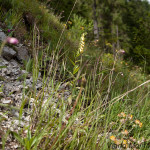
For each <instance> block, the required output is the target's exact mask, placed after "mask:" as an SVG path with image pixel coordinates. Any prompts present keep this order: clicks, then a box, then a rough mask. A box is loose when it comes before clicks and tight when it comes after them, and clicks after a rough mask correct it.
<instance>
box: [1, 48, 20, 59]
mask: <svg viewBox="0 0 150 150" xmlns="http://www.w3.org/2000/svg"><path fill="white" fill-rule="evenodd" d="M16 55H17V53H16V51H14V50H13V49H12V48H10V47H8V46H5V47H4V48H3V52H2V56H3V57H4V58H5V59H6V60H8V61H9V60H11V59H12V58H14V57H15V56H16Z"/></svg>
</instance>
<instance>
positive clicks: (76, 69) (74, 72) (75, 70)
mask: <svg viewBox="0 0 150 150" xmlns="http://www.w3.org/2000/svg"><path fill="white" fill-rule="evenodd" d="M79 68H80V67H79V66H78V65H76V66H75V67H74V68H73V74H76V73H77V72H78V71H79Z"/></svg>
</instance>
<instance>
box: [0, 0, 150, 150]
mask: <svg viewBox="0 0 150 150" xmlns="http://www.w3.org/2000/svg"><path fill="white" fill-rule="evenodd" d="M149 16H150V4H149V3H148V2H147V1H146V0H145V1H141V0H130V1H128V0H111V1H110V0H103V1H98V0H88V1H87V0H82V1H81V0H74V1H73V0H72V1H70V0H58V1H57V0H53V1H46V0H12V1H10V0H5V1H2V0H0V19H1V22H2V23H4V27H3V30H4V31H5V32H6V33H7V35H8V38H7V39H6V40H5V41H3V42H2V43H1V48H0V54H1V52H2V51H3V47H4V46H5V45H7V44H10V45H12V44H18V42H21V43H24V45H26V46H27V47H28V48H29V52H30V54H31V56H32V57H31V58H30V59H29V60H28V61H24V68H25V69H26V70H27V71H28V72H32V76H33V85H32V90H29V89H25V88H24V90H23V91H22V92H23V95H24V96H23V97H22V100H21V101H22V103H21V105H20V106H17V107H16V106H15V107H13V106H12V107H11V108H12V109H16V110H19V117H18V120H19V121H21V120H22V116H23V113H24V111H25V110H24V106H25V105H26V101H28V102H29V104H30V102H31V101H32V103H33V104H32V106H31V107H30V108H28V109H29V111H31V112H30V118H29V124H28V126H23V127H22V129H20V130H18V132H15V131H11V129H8V130H7V132H6V133H5V134H4V135H3V136H1V135H0V140H1V141H2V148H3V149H5V146H6V144H7V142H8V141H7V140H8V137H9V135H11V136H13V137H14V139H15V142H16V143H17V144H19V147H18V148H19V149H26V150H30V149H37V150H38V149H39V150H40V149H42V150H44V149H45V150H48V149H50V150H52V149H58V150H59V149H66V150H69V149H71V150H72V149H73V150H79V149H88V150H89V149H90V150H97V149H98V150H99V149H102V150H103V149H104V150H105V149H117V148H124V149H127V148H131V149H148V148H149V147H150V138H149V137H150V123H149V119H150V116H149V114H150V110H149V107H150V89H149V88H150V87H149V84H150V77H149V73H150V68H149V67H150V45H149V40H150V36H149V31H150V28H149V23H150V17H149ZM0 69H3V67H2V68H0ZM39 74H41V76H42V87H41V90H37V89H36V88H35V87H36V82H37V80H38V77H39ZM23 79H24V87H25V84H26V75H25V76H24V77H23ZM62 85H63V86H64V87H65V88H62ZM0 91H3V87H0ZM66 92H67V93H69V94H68V96H65V94H66ZM45 96H47V98H46V100H45V98H44V97H45ZM56 99H57V100H56ZM54 100H56V101H54ZM0 107H2V108H6V107H8V106H6V105H3V104H1V103H0ZM7 111H9V109H8V110H7ZM4 114H5V112H2V115H1V116H2V117H1V118H0V126H1V122H2V120H3V119H4Z"/></svg>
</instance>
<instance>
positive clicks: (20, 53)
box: [15, 46, 30, 61]
mask: <svg viewBox="0 0 150 150" xmlns="http://www.w3.org/2000/svg"><path fill="white" fill-rule="evenodd" d="M15 49H16V51H17V59H18V60H19V61H23V60H28V59H29V57H30V56H29V53H28V50H27V48H26V47H25V46H19V47H18V46H16V47H15Z"/></svg>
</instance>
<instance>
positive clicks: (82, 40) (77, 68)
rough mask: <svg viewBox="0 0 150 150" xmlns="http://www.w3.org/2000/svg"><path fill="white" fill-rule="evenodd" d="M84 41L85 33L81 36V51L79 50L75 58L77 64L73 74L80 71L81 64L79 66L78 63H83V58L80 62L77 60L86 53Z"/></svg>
mask: <svg viewBox="0 0 150 150" xmlns="http://www.w3.org/2000/svg"><path fill="white" fill-rule="evenodd" d="M84 39H85V33H83V34H82V35H81V38H80V43H79V49H78V51H77V53H76V56H75V63H74V68H73V74H76V73H77V72H78V71H79V64H78V62H80V65H81V63H82V57H81V59H80V60H78V59H77V58H78V57H79V56H80V55H82V53H83V52H84V46H85V42H84Z"/></svg>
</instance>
